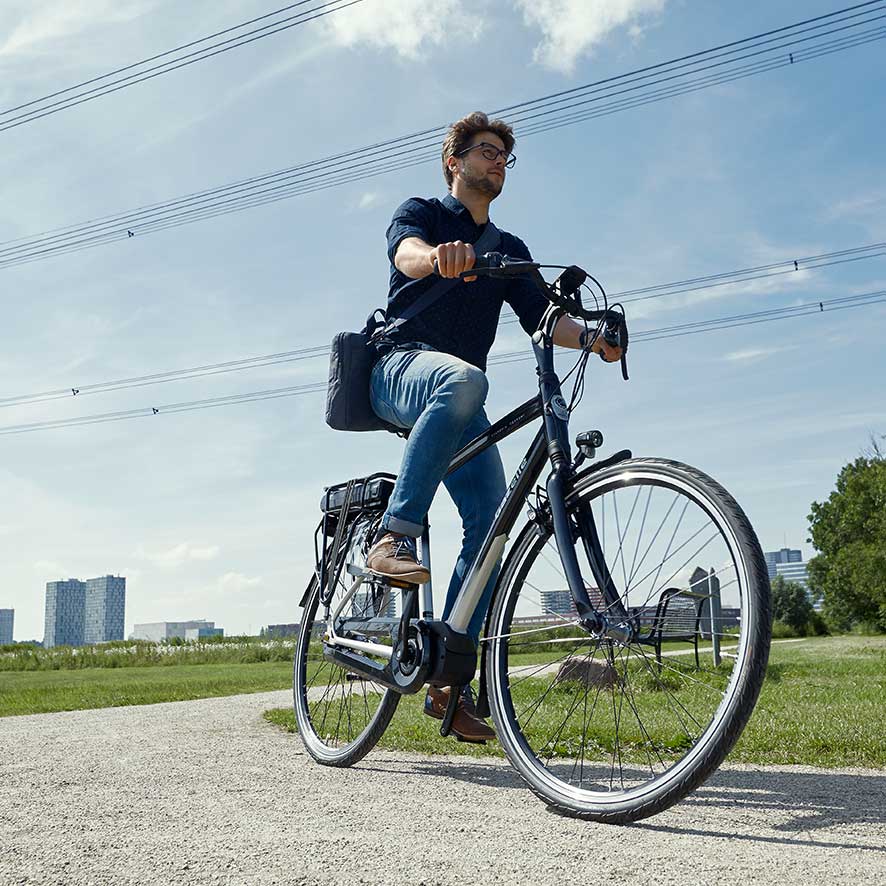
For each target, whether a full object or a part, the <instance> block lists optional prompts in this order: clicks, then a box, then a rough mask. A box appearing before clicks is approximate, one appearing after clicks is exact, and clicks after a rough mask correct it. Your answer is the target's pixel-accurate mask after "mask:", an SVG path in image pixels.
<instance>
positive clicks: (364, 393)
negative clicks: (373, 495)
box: [326, 221, 501, 433]
mask: <svg viewBox="0 0 886 886" xmlns="http://www.w3.org/2000/svg"><path fill="white" fill-rule="evenodd" d="M500 241H501V234H500V233H499V230H498V228H496V227H495V225H494V224H493V223H492V222H491V221H490V222H487V224H486V227H485V229H484V230H483V233H482V234H481V235H480V238H479V239H478V240H477V242H476V243H475V244H474V251H475V252H476V254H477V255H482V254H483V253H485V252H492V251H494V250H495V249H496V248H497V247H498V244H499V242H500ZM458 282H459V279H458V277H455V278H447V279H440V280H438V281H437V282H436V283H435V284H434V285H433V286H432V287H431V288H430V289H429V290H428V291H427V292H425V293H424V295H422V296H421V297H420V298H418V299H417V300H416V301H415V302H413V303H412V304H411V305H409V307H407V308H406V309H405V310H404V311H403V313H402V314H401V315H400V316H399V317H396V318H389V317H387V316H386V314H385V312H384V311H383V310H382V309H381V308H378V309H376V310H375V311H373V312H372V314H370V316H369V318H368V319H367V321H366V326H364V327H363V329H362V330H361V331H360V332H339V333H338V334H337V335H336V336H335V337H334V338H333V339H332V347H331V348H330V351H329V386H328V388H327V392H326V424H328V425H329V427H331V428H334V429H335V430H336V431H391V432H393V433H402V431H403V428H398V427H396V426H395V425H392V424H389V423H388V422H386V421H383V420H382V419H381V418H379V417H378V416H377V415H376V414H375V412H374V410H373V408H372V404H371V403H370V401H369V378H370V375H371V374H372V367H373V366H374V365H375V360H376V351H375V347H374V343H375V342H377V341H378V340H380V339H381V338H383V337H384V336H386V335H390V334H391V333H392V332H394V331H396V330H397V329H398V328H399V327H400V326H402V325H403V324H404V323H406V322H408V321H409V320H411V319H412V318H413V317H415V316H416V315H417V314H419V313H420V312H421V311H423V310H425V308H427V307H429V306H430V305H431V304H433V303H434V302H435V301H437V299H439V298H440V297H441V296H442V295H444V294H445V293H447V292H448V291H449V290H450V289H452V287H453V286H455V285H456V283H458ZM379 314H381V316H382V318H383V319H379V318H378V315H379Z"/></svg>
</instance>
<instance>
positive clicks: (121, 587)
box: [83, 575, 126, 643]
mask: <svg viewBox="0 0 886 886" xmlns="http://www.w3.org/2000/svg"><path fill="white" fill-rule="evenodd" d="M125 613H126V579H125V578H124V577H123V576H121V575H103V576H101V577H100V578H90V579H87V580H86V614H85V621H84V628H83V642H84V643H105V642H107V641H108V640H122V639H123V621H124V617H125Z"/></svg>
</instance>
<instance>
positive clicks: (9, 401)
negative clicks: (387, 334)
mask: <svg viewBox="0 0 886 886" xmlns="http://www.w3.org/2000/svg"><path fill="white" fill-rule="evenodd" d="M884 255H886V242H883V243H871V244H868V245H867V246H855V247H852V248H849V249H840V250H836V251H834V252H824V253H818V254H816V255H811V256H806V257H803V258H797V259H786V260H784V261H780V262H771V263H770V264H767V265H758V266H756V267H752V268H739V269H737V270H734V271H722V272H720V273H717V274H708V275H705V276H696V277H689V278H685V279H683V280H676V281H671V282H669V283H660V284H656V285H653V286H644V287H641V288H639V289H627V290H623V291H622V292H616V293H612V295H611V297H612V298H618V299H619V301H620V302H622V303H626V302H632V301H639V300H642V299H646V298H663V297H666V296H669V295H678V294H681V293H685V292H696V291H704V290H706V289H712V288H715V287H719V286H726V285H729V284H730V283H742V282H746V281H747V280H759V279H762V278H765V277H771V276H777V275H780V274H784V273H796V272H798V271H804V270H815V269H817V268H825V267H830V266H832V265H835V264H841V263H844V262H847V261H862V260H864V259H869V258H878V257H881V256H884ZM828 259H834V260H832V261H828ZM548 267H552V266H548ZM786 268H789V269H790V270H785V269H786ZM756 271H764V272H766V273H762V274H755V275H754V276H747V275H748V274H749V273H752V272H756ZM729 278H734V279H729ZM590 279H593V278H590ZM594 282H595V283H596V280H595V281H594ZM597 286H600V284H599V283H597ZM585 288H586V289H588V291H589V292H590V293H591V295H592V296H593V298H594V301H595V304H596V306H597V308H598V309H599V307H600V305H599V301H598V295H597V293H596V292H594V291H593V290H592V289H591V288H590V287H588V286H587V284H585ZM600 292H601V293H602V294H603V296H604V299H605V297H606V296H605V292H604V291H603V289H602V287H600ZM631 294H635V295H634V297H630V296H631ZM625 296H629V297H627V298H626V297H625ZM516 322H518V320H517V318H516V317H505V318H502V319H501V320H500V321H499V326H507V325H510V324H512V323H516ZM597 334H599V329H598V330H597ZM594 337H596V334H595V336H594ZM328 356H329V347H328V345H325V344H324V345H308V346H306V347H302V348H296V349H294V350H290V351H280V352H278V353H273V354H259V355H256V356H253V357H244V358H241V359H237V360H227V361H223V362H218V363H209V364H206V365H201V366H190V367H187V368H184V369H172V370H167V371H165V372H154V373H149V374H146V375H138V376H131V377H128V378H119V379H113V380H110V381H103V382H93V383H91V384H71V385H68V386H66V387H63V388H54V389H51V390H46V391H37V392H34V393H31V394H20V395H17V396H13V397H3V398H0V409H2V408H5V407H8V406H22V405H27V404H36V403H46V402H51V401H54V400H70V399H71V398H72V397H78V396H85V395H88V394H99V393H109V392H112V391H120V390H125V389H127V388H136V387H145V386H148V385H154V384H163V383H167V382H173V381H184V380H186V379H194V378H204V377H207V376H213V375H221V374H224V373H228V372H240V371H243V370H247V369H258V368H263V367H268V366H277V365H280V364H284V363H293V362H297V361H300V360H306V359H313V358H315V357H328ZM565 380H566V379H564V381H565Z"/></svg>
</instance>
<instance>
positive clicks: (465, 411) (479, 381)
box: [436, 363, 489, 418]
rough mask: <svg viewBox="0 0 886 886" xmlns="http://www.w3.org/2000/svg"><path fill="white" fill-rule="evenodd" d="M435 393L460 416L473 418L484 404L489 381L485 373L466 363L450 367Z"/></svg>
mask: <svg viewBox="0 0 886 886" xmlns="http://www.w3.org/2000/svg"><path fill="white" fill-rule="evenodd" d="M436 393H437V394H438V395H439V396H440V397H441V398H443V399H445V402H446V403H447V405H448V406H449V408H450V409H451V410H452V411H453V412H454V413H457V414H458V415H460V416H463V417H465V418H470V417H472V416H474V415H475V414H476V413H477V412H479V411H480V409H482V408H483V404H484V403H485V402H486V395H487V394H488V393H489V379H487V378H486V373H484V372H483V371H481V370H480V369H477V367H476V366H471V365H470V364H468V363H461V364H460V365H457V366H454V367H452V368H451V369H450V370H449V371H448V372H447V373H446V376H445V378H444V379H443V381H442V383H441V384H440V386H439V387H438V389H437V391H436Z"/></svg>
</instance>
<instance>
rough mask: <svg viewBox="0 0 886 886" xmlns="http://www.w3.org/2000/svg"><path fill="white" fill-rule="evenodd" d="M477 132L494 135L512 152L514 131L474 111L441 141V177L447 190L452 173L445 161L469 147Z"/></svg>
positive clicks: (453, 126) (450, 129) (450, 185)
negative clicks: (444, 180)
mask: <svg viewBox="0 0 886 886" xmlns="http://www.w3.org/2000/svg"><path fill="white" fill-rule="evenodd" d="M478 132H492V133H495V135H497V136H498V137H499V138H500V139H501V140H502V141H503V142H504V146H505V150H506V151H513V150H514V130H513V129H511V127H510V126H508V124H507V123H505V122H504V120H490V119H489V117H487V116H486V114H484V113H483V112H482V111H474V112H473V114H468V115H467V117H462V118H461V120H456V121H455V123H453V124H452V125H451V126H450V127H449V131H448V132H447V133H446V138H444V139H443V177H444V178H445V179H446V184H447V185H448V186H449V190H450V191H451V190H452V173H451V172H450V171H449V167H448V166H447V164H446V161H447V160H448V159H449V158H450V157H452V156H454V155H456V154H458V153H459V152H460V151H463V150H464V149H465V148H467V147H469V145H470V142H471V139H472V138H473V137H474V136H475V135H476V134H477V133H478Z"/></svg>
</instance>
